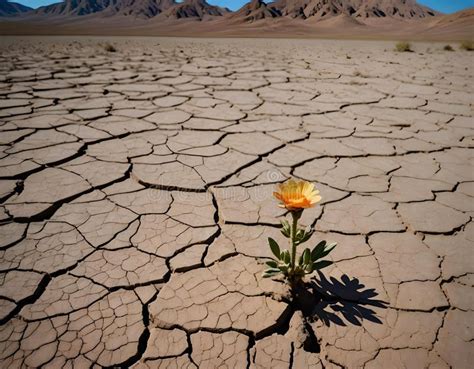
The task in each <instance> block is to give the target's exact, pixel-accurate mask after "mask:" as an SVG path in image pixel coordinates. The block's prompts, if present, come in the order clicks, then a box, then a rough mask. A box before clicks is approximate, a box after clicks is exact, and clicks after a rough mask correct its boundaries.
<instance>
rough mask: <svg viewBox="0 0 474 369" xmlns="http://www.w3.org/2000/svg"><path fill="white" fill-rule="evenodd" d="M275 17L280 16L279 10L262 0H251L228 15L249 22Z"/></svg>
mask: <svg viewBox="0 0 474 369" xmlns="http://www.w3.org/2000/svg"><path fill="white" fill-rule="evenodd" d="M277 17H281V13H280V11H279V10H278V9H276V8H275V7H273V6H271V5H267V4H266V3H264V2H263V1H262V0H252V1H251V2H249V3H247V4H245V5H244V6H243V7H242V8H240V9H239V10H237V11H236V12H234V13H232V14H231V15H230V16H229V18H230V19H233V20H238V21H242V22H250V23H251V22H254V21H257V20H261V19H268V18H277Z"/></svg>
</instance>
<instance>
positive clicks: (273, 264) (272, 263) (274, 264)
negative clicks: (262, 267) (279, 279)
mask: <svg viewBox="0 0 474 369" xmlns="http://www.w3.org/2000/svg"><path fill="white" fill-rule="evenodd" d="M265 264H267V265H268V266H269V267H270V268H278V263H277V262H276V261H275V260H269V261H267V262H266V263H265Z"/></svg>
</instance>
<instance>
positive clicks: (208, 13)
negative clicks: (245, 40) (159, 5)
mask: <svg viewBox="0 0 474 369" xmlns="http://www.w3.org/2000/svg"><path fill="white" fill-rule="evenodd" d="M229 12H230V10H229V9H226V8H221V7H219V6H214V5H210V4H208V3H207V2H206V0H185V1H184V2H182V3H178V4H176V3H175V4H174V6H172V7H170V8H169V9H168V10H167V11H166V12H164V13H163V15H162V16H163V17H166V18H171V19H186V18H194V19H200V20H202V19H209V18H212V17H219V16H222V15H224V14H227V13H229Z"/></svg>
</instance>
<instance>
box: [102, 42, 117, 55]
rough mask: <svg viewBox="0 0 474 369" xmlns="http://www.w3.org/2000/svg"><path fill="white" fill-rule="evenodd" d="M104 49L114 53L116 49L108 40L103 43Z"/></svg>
mask: <svg viewBox="0 0 474 369" xmlns="http://www.w3.org/2000/svg"><path fill="white" fill-rule="evenodd" d="M104 50H105V51H107V52H108V53H114V52H116V51H117V49H116V48H115V46H114V45H112V44H111V43H108V42H107V43H106V44H105V45H104Z"/></svg>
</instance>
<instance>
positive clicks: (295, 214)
mask: <svg viewBox="0 0 474 369" xmlns="http://www.w3.org/2000/svg"><path fill="white" fill-rule="evenodd" d="M291 216H292V217H293V224H292V226H291V239H290V244H291V271H290V278H291V279H293V278H294V275H295V269H296V232H297V231H298V219H299V218H300V216H301V212H299V211H298V212H296V211H292V212H291Z"/></svg>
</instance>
